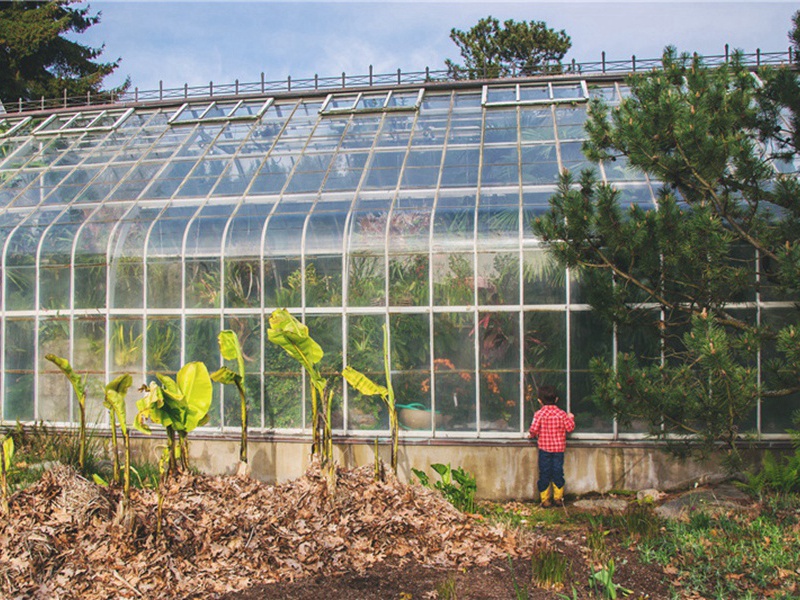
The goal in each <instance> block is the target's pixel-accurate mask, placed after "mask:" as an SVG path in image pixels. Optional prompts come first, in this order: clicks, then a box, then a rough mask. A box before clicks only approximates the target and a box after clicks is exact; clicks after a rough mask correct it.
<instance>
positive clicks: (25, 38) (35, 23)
mask: <svg viewBox="0 0 800 600" xmlns="http://www.w3.org/2000/svg"><path fill="white" fill-rule="evenodd" d="M75 3H76V1H75V0H51V1H49V2H41V1H23V0H12V1H11V2H0V100H1V101H2V102H4V103H9V104H10V103H13V102H15V101H17V100H18V99H19V98H22V99H23V100H31V99H37V98H40V97H45V98H58V97H61V95H62V94H63V93H64V90H66V91H67V95H68V96H82V95H85V94H86V93H87V92H91V93H92V94H99V93H101V91H102V82H103V79H105V77H106V76H108V75H110V74H111V73H113V72H114V70H116V68H117V67H118V66H119V62H120V61H119V59H117V60H116V61H113V62H97V61H96V59H97V58H98V57H99V56H100V55H101V54H102V52H103V48H102V47H100V48H92V47H89V46H85V45H82V44H80V43H78V42H75V41H71V40H69V39H67V38H66V37H65V35H66V34H69V33H83V32H84V31H86V30H87V29H88V28H89V27H91V26H92V25H95V24H97V23H98V22H99V21H100V13H97V14H95V15H92V14H90V13H89V8H88V7H86V8H71V7H70V5H71V4H75ZM127 85H128V82H127V81H126V83H125V84H124V85H123V86H121V87H119V88H117V89H115V90H113V91H114V92H115V93H119V92H121V91H123V90H124V89H125V88H126V87H127Z"/></svg>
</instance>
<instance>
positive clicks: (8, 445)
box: [0, 435, 14, 515]
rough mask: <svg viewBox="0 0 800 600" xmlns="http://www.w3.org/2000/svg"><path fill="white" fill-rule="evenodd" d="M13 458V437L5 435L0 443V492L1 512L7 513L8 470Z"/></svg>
mask: <svg viewBox="0 0 800 600" xmlns="http://www.w3.org/2000/svg"><path fill="white" fill-rule="evenodd" d="M13 458H14V438H12V437H11V436H10V435H9V436H7V437H6V438H5V439H4V440H3V443H2V444H0V494H2V497H3V502H2V507H3V514H4V515H7V514H8V472H9V471H10V470H11V461H12V460H13Z"/></svg>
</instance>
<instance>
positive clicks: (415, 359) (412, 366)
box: [389, 314, 431, 429]
mask: <svg viewBox="0 0 800 600" xmlns="http://www.w3.org/2000/svg"><path fill="white" fill-rule="evenodd" d="M389 328H390V332H391V349H392V387H393V388H394V391H395V396H396V397H397V405H398V409H399V410H402V409H403V408H402V407H403V406H410V405H412V406H414V405H415V406H416V407H417V408H423V409H427V410H429V411H430V408H431V372H430V363H431V344H430V319H429V317H428V315H426V314H393V315H390V322H389ZM401 427H402V428H403V429H409V428H410V427H409V426H408V424H407V423H406V424H403V423H402V422H401ZM428 429H430V427H428Z"/></svg>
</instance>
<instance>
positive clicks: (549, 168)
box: [521, 144, 558, 185]
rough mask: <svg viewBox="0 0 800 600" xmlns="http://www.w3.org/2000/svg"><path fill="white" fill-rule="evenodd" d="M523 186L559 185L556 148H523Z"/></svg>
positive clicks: (546, 145)
mask: <svg viewBox="0 0 800 600" xmlns="http://www.w3.org/2000/svg"><path fill="white" fill-rule="evenodd" d="M521 160H522V185H526V184H541V183H557V182H558V161H557V155H556V147H555V146H554V145H551V144H539V145H536V146H523V147H522V156H521Z"/></svg>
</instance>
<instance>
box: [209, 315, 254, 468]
mask: <svg viewBox="0 0 800 600" xmlns="http://www.w3.org/2000/svg"><path fill="white" fill-rule="evenodd" d="M217 339H218V341H219V351H220V354H222V358H224V359H225V360H235V361H236V364H237V366H238V373H237V372H235V371H232V370H231V369H229V368H228V367H225V366H223V367H221V368H220V369H218V370H216V371H214V372H213V373H212V374H211V379H212V380H213V381H216V382H217V383H222V384H225V385H231V384H232V385H235V386H236V389H237V390H238V391H239V400H240V402H241V410H242V442H241V446H240V447H239V462H240V463H245V464H247V400H246V397H247V390H246V388H245V382H244V355H243V354H242V347H241V345H240V344H239V336H237V335H236V333H234V332H233V331H231V330H229V329H226V330H224V331H220V332H219V337H218V338H217Z"/></svg>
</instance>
